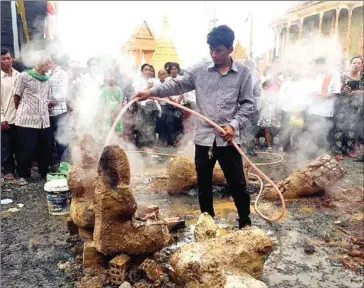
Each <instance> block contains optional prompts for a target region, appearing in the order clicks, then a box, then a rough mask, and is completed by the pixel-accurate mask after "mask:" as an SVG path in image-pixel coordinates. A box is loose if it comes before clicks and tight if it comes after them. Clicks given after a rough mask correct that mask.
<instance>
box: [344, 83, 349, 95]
mask: <svg viewBox="0 0 364 288" xmlns="http://www.w3.org/2000/svg"><path fill="white" fill-rule="evenodd" d="M343 91H344V92H346V93H348V94H350V93H351V87H350V86H349V85H345V86H344V88H343Z"/></svg>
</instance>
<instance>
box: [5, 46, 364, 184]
mask: <svg viewBox="0 0 364 288" xmlns="http://www.w3.org/2000/svg"><path fill="white" fill-rule="evenodd" d="M38 54H39V55H37V60H36V63H35V65H34V69H25V67H24V68H23V69H24V71H20V72H21V73H20V72H18V71H17V70H16V69H14V68H13V57H12V54H11V52H10V51H9V50H8V49H6V48H2V50H1V159H2V161H1V164H2V174H3V178H4V179H5V180H14V178H15V175H16V174H17V176H18V181H17V182H18V183H19V184H20V185H26V184H27V183H28V181H29V179H30V175H31V173H30V171H31V167H32V163H33V162H36V163H37V165H38V171H39V174H40V177H41V178H45V177H46V175H47V173H49V172H50V171H55V170H56V169H57V167H58V165H59V163H60V162H62V161H64V160H65V159H66V156H67V151H68V150H67V146H66V145H65V144H62V143H59V141H58V140H57V133H59V127H60V126H62V125H63V126H67V129H69V130H72V129H74V127H73V124H74V123H73V122H72V117H71V115H72V114H73V113H77V111H74V102H75V99H77V97H78V94H79V93H80V85H81V83H82V82H85V81H91V82H93V83H96V82H97V85H98V87H99V88H100V96H99V97H100V99H99V100H100V107H101V108H100V109H101V110H102V115H103V116H102V121H103V129H104V132H105V133H107V131H108V130H109V129H110V128H111V126H112V124H113V122H114V121H115V119H116V117H117V114H118V112H119V111H120V109H121V108H122V107H123V105H125V104H126V103H128V102H129V101H130V100H131V99H132V97H133V95H135V93H137V92H138V91H141V90H143V89H150V88H152V87H158V86H160V85H163V84H165V83H168V82H169V81H181V79H182V78H183V77H185V76H184V75H182V74H183V71H182V70H181V68H180V66H179V64H178V63H175V62H167V63H166V64H165V67H164V69H161V70H159V71H158V73H157V77H155V70H154V67H153V66H152V65H150V64H147V63H146V64H143V65H142V66H141V69H140V75H139V76H138V77H137V78H136V79H135V80H134V82H133V81H131V79H130V77H127V76H126V75H122V74H121V73H120V69H119V68H120V67H118V66H117V65H115V67H113V68H112V69H108V70H107V71H105V73H104V72H100V71H101V70H100V59H98V58H97V57H93V58H91V59H90V60H89V61H88V63H87V64H88V73H87V74H82V71H81V70H82V69H81V66H80V63H79V62H77V61H67V60H65V59H59V58H57V57H56V56H53V57H52V56H51V55H49V54H48V53H46V52H45V51H40V52H39V53H38ZM232 63H234V62H232ZM20 64H21V63H20ZM245 64H246V66H248V67H249V68H250V71H251V75H252V87H253V98H254V105H255V107H254V111H255V112H254V113H251V115H250V116H249V120H248V121H247V122H246V123H245V125H243V126H242V127H240V129H238V130H240V135H241V136H240V137H241V138H242V142H243V145H244V146H245V147H246V149H247V153H248V154H249V155H250V156H256V155H257V154H256V150H257V149H264V147H263V146H265V148H266V151H267V152H271V151H274V150H276V151H279V152H285V153H294V152H295V151H297V150H299V146H300V145H299V142H300V139H304V140H305V141H306V144H305V145H313V146H314V147H316V148H317V149H315V151H310V152H309V155H307V156H308V157H309V158H314V157H317V156H318V155H319V154H321V153H330V152H331V153H333V155H335V157H336V159H337V160H338V161H340V160H342V159H343V157H344V156H347V157H350V158H356V159H355V160H354V161H360V162H363V161H364V153H363V152H364V151H363V144H364V140H363V139H364V135H363V120H364V111H363V110H364V109H363V90H364V72H363V66H364V65H363V57H361V56H357V57H354V58H353V59H351V60H350V69H349V70H348V71H345V72H344V73H343V74H342V75H340V73H339V72H338V71H330V70H328V69H327V67H328V64H329V63H327V59H326V58H325V57H320V58H318V59H316V60H315V63H314V65H313V66H312V71H311V75H309V76H307V75H300V73H299V72H297V71H295V70H293V69H290V70H289V71H282V69H281V66H280V65H279V64H280V61H279V59H278V58H275V59H274V61H273V64H272V66H271V67H269V69H267V71H265V72H266V73H265V77H263V78H262V77H259V72H258V71H257V68H256V66H255V64H254V62H253V61H247V62H246V63H245ZM18 65H19V63H18ZM19 67H21V66H19ZM186 77H187V76H186ZM307 87H310V89H308V88H307ZM168 99H169V100H170V101H173V102H176V103H179V104H182V105H184V106H186V107H189V108H191V109H195V106H196V96H195V92H194V91H191V92H188V93H187V92H186V93H184V94H181V95H174V96H170V97H168ZM195 123H196V119H195V118H194V117H192V116H191V114H190V113H188V112H185V111H181V110H180V109H178V108H175V107H174V106H172V105H170V104H166V103H163V102H157V101H153V100H149V99H148V100H145V101H140V102H138V103H135V104H134V105H132V107H131V108H130V109H129V110H128V111H127V112H126V113H125V114H124V117H123V118H122V120H120V121H119V122H118V123H117V126H116V128H115V133H116V135H118V136H119V137H122V138H123V139H124V140H125V141H127V142H130V143H133V144H134V145H135V146H137V147H138V148H139V149H141V150H144V149H153V148H155V147H156V146H157V145H158V146H164V147H166V146H170V145H173V146H175V147H178V146H179V144H180V143H181V139H182V138H183V136H184V135H191V134H192V130H193V127H194V126H195ZM63 129H65V128H63ZM318 131H320V132H319V133H318ZM236 134H239V133H236ZM191 138H192V135H191ZM262 139H264V141H263V142H262V141H261V140H262ZM328 147H330V151H329V150H328ZM358 154H360V155H359V156H358Z"/></svg>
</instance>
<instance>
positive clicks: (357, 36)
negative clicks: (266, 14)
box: [270, 1, 364, 59]
mask: <svg viewBox="0 0 364 288" xmlns="http://www.w3.org/2000/svg"><path fill="white" fill-rule="evenodd" d="M363 10H364V9H363V1H298V2H296V4H295V5H294V6H293V7H292V8H291V9H289V10H288V11H287V13H286V14H285V15H283V16H282V17H279V18H278V19H275V20H274V21H273V22H272V23H271V24H270V26H271V27H272V28H273V30H274V31H275V35H276V41H275V42H276V43H275V56H280V57H281V58H282V59H284V58H285V54H286V53H285V52H286V50H287V47H289V46H290V45H292V44H294V43H295V42H296V41H298V40H301V39H303V38H306V39H310V38H311V37H315V36H320V37H330V36H337V37H338V38H339V41H340V43H341V46H342V47H343V52H344V54H345V56H346V57H347V58H349V57H353V56H356V55H363V53H364V47H363V46H364V44H363V19H364V18H363V17H364V16H363Z"/></svg>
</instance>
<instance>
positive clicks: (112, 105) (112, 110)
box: [101, 71, 124, 136]
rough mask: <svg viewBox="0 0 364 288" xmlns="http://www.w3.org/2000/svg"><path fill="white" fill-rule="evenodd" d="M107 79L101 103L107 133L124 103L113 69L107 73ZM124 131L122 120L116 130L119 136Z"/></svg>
mask: <svg viewBox="0 0 364 288" xmlns="http://www.w3.org/2000/svg"><path fill="white" fill-rule="evenodd" d="M105 81H106V85H105V86H104V87H103V88H102V90H101V103H102V107H103V117H104V129H105V130H106V133H107V132H108V131H109V129H110V128H111V126H112V125H113V124H114V121H115V119H116V117H117V115H118V112H119V111H120V109H121V107H122V105H123V101H124V95H123V92H122V91H121V89H120V87H119V86H116V85H115V83H116V82H115V75H114V73H113V72H112V71H109V72H108V73H107V74H106V77H105ZM123 131H124V126H123V121H122V120H120V121H119V122H118V124H117V125H116V127H115V132H116V134H117V135H118V136H122V133H123Z"/></svg>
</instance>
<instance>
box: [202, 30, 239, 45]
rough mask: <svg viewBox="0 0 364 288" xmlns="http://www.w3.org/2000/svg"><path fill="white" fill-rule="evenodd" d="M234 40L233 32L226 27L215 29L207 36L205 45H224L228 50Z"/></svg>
mask: <svg viewBox="0 0 364 288" xmlns="http://www.w3.org/2000/svg"><path fill="white" fill-rule="evenodd" d="M234 40H235V35H234V31H233V30H232V29H231V28H230V27H229V26H227V25H221V26H218V27H215V28H213V29H212V30H211V32H210V33H209V34H208V35H207V44H209V45H210V46H212V47H217V46H218V45H224V46H225V47H226V48H230V47H233V44H234Z"/></svg>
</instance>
